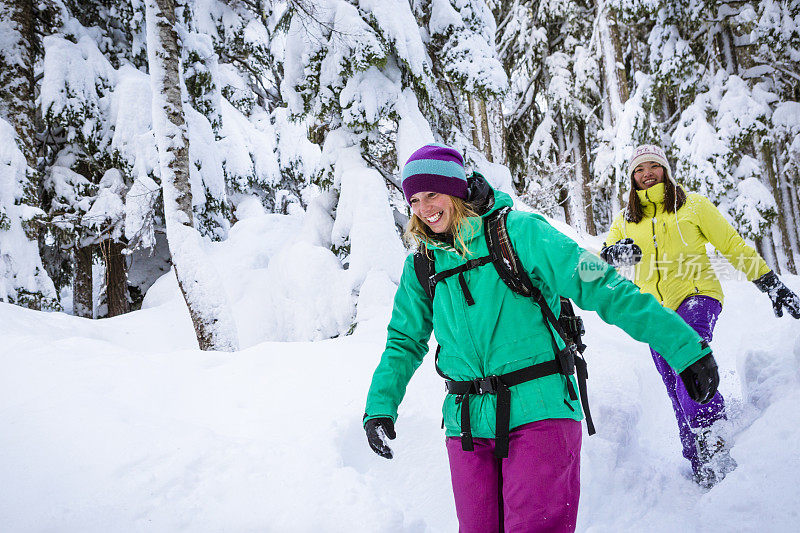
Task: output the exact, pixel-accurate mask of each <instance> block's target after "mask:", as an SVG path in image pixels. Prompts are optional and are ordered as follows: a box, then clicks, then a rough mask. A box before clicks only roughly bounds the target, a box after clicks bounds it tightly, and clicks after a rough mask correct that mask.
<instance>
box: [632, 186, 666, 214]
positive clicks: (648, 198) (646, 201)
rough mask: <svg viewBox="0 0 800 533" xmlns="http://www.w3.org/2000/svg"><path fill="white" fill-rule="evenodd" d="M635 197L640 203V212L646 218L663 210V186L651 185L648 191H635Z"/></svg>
mask: <svg viewBox="0 0 800 533" xmlns="http://www.w3.org/2000/svg"><path fill="white" fill-rule="evenodd" d="M636 195H637V196H638V197H639V201H640V202H641V203H642V210H643V211H644V214H645V215H647V216H653V214H654V213H656V212H658V211H660V210H662V209H664V184H663V183H659V184H657V185H653V186H652V187H650V188H649V189H644V190H641V189H640V190H637V191H636Z"/></svg>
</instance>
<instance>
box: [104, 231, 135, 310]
mask: <svg viewBox="0 0 800 533" xmlns="http://www.w3.org/2000/svg"><path fill="white" fill-rule="evenodd" d="M124 249H125V245H124V244H122V243H121V242H116V241H113V240H111V239H107V240H105V241H103V242H101V243H100V250H101V252H102V256H103V260H104V261H105V264H106V279H105V284H106V301H107V302H108V316H110V317H111V316H119V315H124V314H125V313H128V312H130V310H131V306H130V302H129V299H128V273H127V272H126V269H125V256H124V255H123V254H122V251H123V250H124Z"/></svg>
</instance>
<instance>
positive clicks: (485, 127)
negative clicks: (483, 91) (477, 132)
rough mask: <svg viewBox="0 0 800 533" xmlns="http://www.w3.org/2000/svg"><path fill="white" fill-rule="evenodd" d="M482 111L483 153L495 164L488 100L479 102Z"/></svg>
mask: <svg viewBox="0 0 800 533" xmlns="http://www.w3.org/2000/svg"><path fill="white" fill-rule="evenodd" d="M478 104H479V106H480V110H481V131H482V132H483V153H484V155H486V159H488V160H489V162H490V163H493V162H494V156H493V155H492V137H491V135H489V116H488V114H487V113H486V100H484V99H480V101H479V102H478Z"/></svg>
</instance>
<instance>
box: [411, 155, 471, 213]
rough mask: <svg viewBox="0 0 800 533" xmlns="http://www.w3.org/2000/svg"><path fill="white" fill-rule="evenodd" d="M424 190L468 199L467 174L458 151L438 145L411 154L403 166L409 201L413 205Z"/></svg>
mask: <svg viewBox="0 0 800 533" xmlns="http://www.w3.org/2000/svg"><path fill="white" fill-rule="evenodd" d="M424 191H431V192H438V193H442V194H447V195H450V196H456V197H458V198H461V199H466V198H467V174H466V172H465V171H464V158H462V157H461V154H460V153H458V150H456V149H455V148H450V147H449V146H445V145H444V144H437V143H434V144H426V145H425V146H423V147H422V148H420V149H419V150H417V151H416V152H414V153H413V154H411V157H409V158H408V161H407V162H406V166H404V167H403V194H405V196H406V202H408V203H411V197H412V196H414V195H415V194H417V193H418V192H424Z"/></svg>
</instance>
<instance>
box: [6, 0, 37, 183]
mask: <svg viewBox="0 0 800 533" xmlns="http://www.w3.org/2000/svg"><path fill="white" fill-rule="evenodd" d="M33 7H34V3H33V2H30V1H28V0H0V18H2V19H4V20H7V21H9V22H10V23H11V24H10V25H11V27H12V28H13V29H12V31H10V32H9V35H7V36H6V39H5V42H6V46H8V44H9V43H10V44H11V46H10V47H8V48H6V49H0V116H2V117H3V118H5V119H6V120H7V121H8V122H9V123H10V124H11V125H12V126H14V129H15V130H17V134H18V135H19V141H20V149H21V150H22V153H23V154H24V155H25V160H26V161H27V162H28V166H29V167H30V168H31V169H35V168H36V148H35V144H34V143H35V140H36V128H35V126H34V120H35V118H36V106H35V102H34V91H33V90H34V81H33V63H34V51H33V47H34V41H33V39H34V31H33V27H34V9H33ZM26 192H27V191H26ZM31 192H34V191H31Z"/></svg>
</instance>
